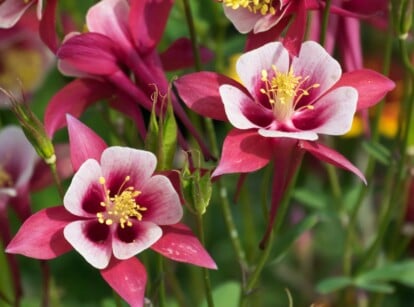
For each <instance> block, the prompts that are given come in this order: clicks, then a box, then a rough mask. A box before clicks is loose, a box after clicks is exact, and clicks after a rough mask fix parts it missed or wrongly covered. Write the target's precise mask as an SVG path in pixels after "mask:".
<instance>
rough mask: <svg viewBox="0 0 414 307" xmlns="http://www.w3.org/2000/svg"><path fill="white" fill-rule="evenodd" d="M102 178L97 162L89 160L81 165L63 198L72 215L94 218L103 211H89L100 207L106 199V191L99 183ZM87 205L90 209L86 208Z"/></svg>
mask: <svg viewBox="0 0 414 307" xmlns="http://www.w3.org/2000/svg"><path fill="white" fill-rule="evenodd" d="M100 177H102V172H101V167H100V165H99V163H98V162H97V161H96V160H93V159H89V160H86V161H85V162H84V163H83V164H82V165H81V167H80V168H79V170H78V171H77V172H76V173H75V175H74V176H73V178H72V182H71V184H70V186H69V188H68V189H67V191H66V194H65V197H64V198H63V204H64V206H65V208H66V209H67V210H68V211H69V212H70V213H72V214H74V215H77V216H80V217H89V218H93V217H96V213H97V212H98V211H103V210H92V209H90V210H88V209H89V208H91V207H92V208H94V207H95V206H98V207H99V206H100V205H99V204H100V202H101V201H103V200H104V199H105V192H104V189H103V187H102V186H101V184H100V182H99V178H100ZM92 202H93V203H92ZM94 203H96V204H94ZM85 205H86V206H88V207H87V208H85Z"/></svg>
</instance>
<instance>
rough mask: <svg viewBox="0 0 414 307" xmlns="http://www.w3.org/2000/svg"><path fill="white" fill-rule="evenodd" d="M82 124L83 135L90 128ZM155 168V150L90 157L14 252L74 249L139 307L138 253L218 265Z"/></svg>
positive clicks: (23, 231) (51, 254) (24, 231)
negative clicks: (150, 252)
mask: <svg viewBox="0 0 414 307" xmlns="http://www.w3.org/2000/svg"><path fill="white" fill-rule="evenodd" d="M75 124H76V122H75ZM77 127H80V128H81V129H82V131H81V132H82V133H84V132H85V131H86V129H87V128H84V127H82V126H80V124H77ZM86 132H87V131H86ZM88 133H89V132H88ZM91 137H94V136H93V135H91ZM75 141H76V140H75ZM94 144H98V143H96V140H95V141H94ZM81 150H82V148H81ZM75 166H76V165H75ZM155 167H156V158H155V156H154V155H153V154H152V153H150V152H146V151H142V150H136V149H131V148H123V147H108V148H106V149H105V150H103V152H102V154H101V156H100V163H98V161H97V160H95V159H87V160H86V161H85V162H84V163H83V164H82V165H81V166H80V168H79V169H78V171H77V172H76V174H75V175H74V177H73V179H72V183H71V185H70V186H69V188H68V191H67V193H66V195H65V197H64V206H58V207H52V208H47V209H43V210H41V211H39V212H37V213H35V214H34V215H32V216H31V217H30V218H29V219H28V220H27V221H26V222H25V223H24V224H23V225H22V227H21V228H20V230H19V231H18V233H17V234H16V236H15V237H14V238H13V240H12V241H11V242H10V244H9V245H8V246H7V250H6V251H7V252H8V253H17V254H22V255H26V256H28V257H33V258H38V259H51V258H55V257H57V256H59V255H61V254H63V253H65V252H67V251H69V250H71V249H72V248H73V249H75V250H76V251H77V252H79V253H80V254H81V255H82V256H83V257H84V258H85V259H86V261H87V262H89V263H90V264H91V265H92V266H94V267H95V268H97V269H100V270H101V271H100V272H101V275H102V277H103V278H104V279H105V281H106V282H108V284H109V285H110V286H111V287H112V288H113V289H114V290H115V291H116V292H117V293H118V294H119V295H120V296H121V297H122V298H123V299H125V301H127V302H128V303H129V304H130V305H131V306H142V305H143V301H144V292H145V284H146V276H147V275H146V271H145V268H144V267H143V265H142V264H141V262H140V261H139V260H138V259H137V258H135V257H134V256H135V255H136V254H138V253H140V252H141V251H143V250H145V249H147V248H151V249H153V250H155V251H157V252H159V253H161V254H162V255H164V256H166V257H168V258H170V259H173V260H176V261H181V262H187V263H192V264H195V265H199V266H203V267H207V268H216V265H215V263H214V261H213V260H212V259H211V257H210V256H209V255H208V253H207V252H206V251H205V249H204V248H203V247H202V245H201V243H200V242H199V241H198V239H197V238H196V237H195V236H194V234H193V233H192V232H191V230H190V229H189V228H188V227H186V226H185V225H183V224H179V223H178V222H179V220H180V219H181V218H182V215H183V210H182V206H181V204H180V200H179V196H178V194H177V192H176V191H175V190H174V188H173V185H172V184H171V182H170V181H169V180H168V179H167V177H165V176H162V175H154V174H153V172H154V170H155Z"/></svg>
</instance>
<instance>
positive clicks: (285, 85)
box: [175, 41, 394, 242]
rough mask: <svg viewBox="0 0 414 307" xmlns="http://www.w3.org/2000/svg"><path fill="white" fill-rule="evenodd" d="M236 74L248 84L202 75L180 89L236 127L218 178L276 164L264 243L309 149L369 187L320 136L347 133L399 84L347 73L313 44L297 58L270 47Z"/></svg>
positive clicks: (246, 58) (243, 60)
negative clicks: (357, 114) (361, 112)
mask: <svg viewBox="0 0 414 307" xmlns="http://www.w3.org/2000/svg"><path fill="white" fill-rule="evenodd" d="M236 68H237V72H238V75H239V77H240V79H241V81H242V83H243V85H242V84H240V83H238V82H236V81H234V80H232V79H229V78H227V77H225V76H223V75H220V74H216V73H211V72H199V73H193V74H189V75H186V76H183V77H181V78H180V79H178V80H177V81H176V82H175V87H176V89H177V91H178V93H179V95H180V97H181V98H182V99H183V101H184V102H185V103H186V104H187V106H189V107H190V108H191V109H192V110H194V111H196V112H198V113H200V114H202V115H204V116H208V117H212V118H214V119H219V120H227V121H229V122H230V123H231V124H232V125H233V126H234V128H235V129H233V130H231V131H230V132H229V134H228V135H227V136H226V138H225V140H224V144H223V150H222V156H221V159H220V162H219V164H218V166H217V168H216V169H215V171H214V172H213V174H212V176H213V177H215V176H220V175H223V174H228V173H249V172H253V171H256V170H258V169H260V168H262V167H264V166H266V165H267V164H268V163H269V161H270V160H274V161H275V164H274V167H275V174H276V175H275V176H274V179H273V187H272V206H271V212H270V215H269V223H268V228H267V231H266V235H265V238H264V241H262V242H265V241H266V238H267V235H268V234H269V231H270V229H271V228H272V225H273V221H274V217H275V214H276V210H277V207H278V204H279V202H280V200H281V198H282V196H283V193H284V191H285V189H286V187H287V185H288V183H289V182H290V179H291V177H292V175H293V174H294V172H295V170H296V168H297V167H298V165H299V162H300V161H301V158H302V156H303V153H304V152H305V151H307V152H310V153H311V154H312V155H314V156H316V157H317V158H318V159H320V160H322V161H325V162H328V163H331V164H333V165H335V166H338V167H341V168H344V169H346V170H349V171H351V172H353V173H355V174H356V175H357V176H359V177H360V178H361V179H362V180H363V181H365V178H364V176H363V174H362V173H361V172H360V171H359V170H358V168H356V167H355V166H354V165H352V163H350V162H349V161H348V160H347V159H346V158H345V157H343V156H342V155H340V154H339V153H337V152H336V151H334V150H332V149H330V148H328V147H325V146H324V145H322V144H320V143H317V142H315V141H316V140H317V139H318V134H327V135H341V134H344V133H346V132H347V131H348V130H349V129H350V127H351V124H352V119H353V116H354V113H355V111H356V110H357V109H362V108H367V107H369V106H371V105H373V104H375V103H376V102H378V101H379V100H380V99H381V98H382V97H384V95H385V94H386V93H387V92H388V91H390V90H391V89H392V88H394V82H392V81H391V80H389V79H388V78H386V77H384V76H382V75H380V74H378V73H376V72H374V71H371V70H367V69H362V70H357V71H354V72H350V73H346V74H342V71H341V67H340V65H339V64H338V62H337V61H336V60H335V59H333V58H332V57H331V56H330V55H329V54H328V53H327V52H326V51H325V50H324V49H323V48H322V47H321V46H320V45H318V44H317V43H315V42H312V41H308V42H305V43H303V44H302V46H301V48H300V53H299V55H298V57H294V58H293V59H291V58H290V56H289V52H288V50H287V49H285V48H284V47H283V45H282V44H281V43H279V42H275V43H269V44H266V45H264V46H262V47H261V48H258V49H255V50H253V51H250V52H247V53H245V54H243V55H242V56H241V57H240V58H239V60H238V62H237V66H236Z"/></svg>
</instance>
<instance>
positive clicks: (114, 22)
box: [86, 0, 132, 50]
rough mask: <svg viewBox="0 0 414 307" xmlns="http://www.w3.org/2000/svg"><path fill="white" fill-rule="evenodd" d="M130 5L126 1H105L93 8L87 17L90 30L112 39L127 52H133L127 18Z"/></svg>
mask: <svg viewBox="0 0 414 307" xmlns="http://www.w3.org/2000/svg"><path fill="white" fill-rule="evenodd" d="M128 13H129V4H128V1H125V0H104V1H100V2H98V3H96V4H95V5H94V6H92V7H91V8H90V9H89V10H88V13H87V15H86V24H87V26H88V30H89V31H90V32H94V33H100V34H103V35H105V36H107V37H110V38H111V39H112V40H113V41H115V42H116V43H117V44H119V45H121V46H122V48H125V49H126V50H131V49H132V45H131V38H130V37H129V32H128V22H127V19H126V16H128Z"/></svg>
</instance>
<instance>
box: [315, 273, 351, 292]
mask: <svg viewBox="0 0 414 307" xmlns="http://www.w3.org/2000/svg"><path fill="white" fill-rule="evenodd" d="M352 285H353V281H352V279H351V278H350V277H346V276H340V277H332V278H327V279H324V280H322V281H321V282H319V283H318V284H317V286H316V290H317V291H318V292H320V293H322V294H328V293H331V292H334V291H337V290H341V289H343V288H346V287H349V286H352Z"/></svg>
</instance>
